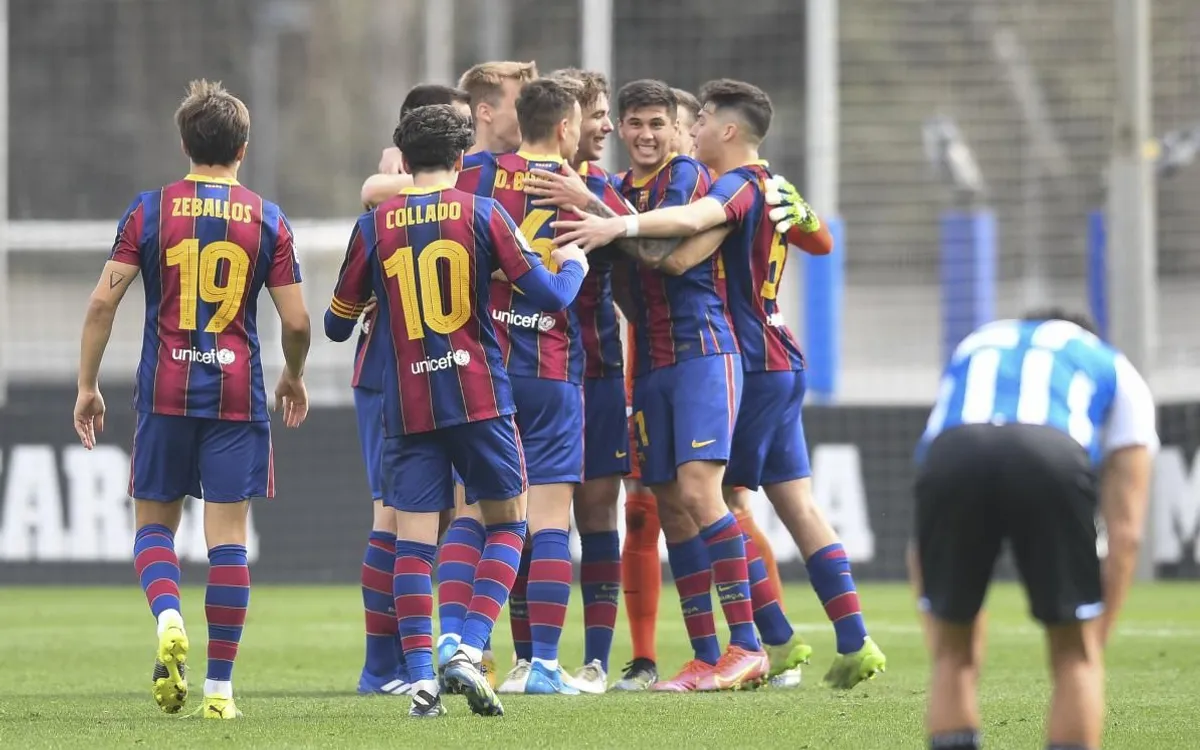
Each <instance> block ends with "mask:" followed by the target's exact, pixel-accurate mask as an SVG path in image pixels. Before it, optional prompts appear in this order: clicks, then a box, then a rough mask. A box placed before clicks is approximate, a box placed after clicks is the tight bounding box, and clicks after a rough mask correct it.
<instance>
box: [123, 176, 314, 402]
mask: <svg viewBox="0 0 1200 750" xmlns="http://www.w3.org/2000/svg"><path fill="white" fill-rule="evenodd" d="M109 260H115V261H118V262H120V263H128V264H130V265H134V266H137V267H138V268H139V269H140V272H141V274H142V285H143V287H145V291H146V325H145V333H144V334H143V336H142V358H141V361H140V362H139V364H138V369H137V381H136V382H137V385H136V395H135V396H134V408H136V409H137V410H138V411H140V412H149V413H154V414H171V415H176V416H188V417H203V418H206V419H224V420H229V421H236V422H265V421H268V420H269V419H270V413H269V412H268V408H267V394H266V390H265V389H264V388H263V373H262V361H261V359H260V358H259V342H258V295H259V292H260V291H262V288H263V286H264V285H265V286H268V287H277V286H286V285H288V284H298V283H300V263H299V261H298V260H297V258H296V252H295V248H294V246H293V237H292V229H291V227H290V226H289V225H288V222H287V219H286V218H284V215H283V212H282V211H280V210H279V206H276V205H275V204H274V203H271V202H270V201H267V200H263V199H262V198H261V197H260V196H259V195H258V194H256V193H254V192H252V191H251V190H249V189H248V188H246V187H243V186H242V185H240V184H238V183H237V182H235V181H233V180H227V179H220V178H216V177H204V176H200V175H192V174H189V175H188V176H187V177H185V178H184V179H182V180H179V181H178V182H174V183H172V184H170V185H167V186H165V187H162V188H159V189H158V190H150V191H147V192H144V193H142V194H141V195H139V196H138V197H137V198H136V199H135V200H134V201H133V203H132V204H131V205H130V206H129V208H128V209H127V210H126V211H125V215H124V216H123V217H121V221H120V223H119V224H118V226H117V238H116V241H115V242H114V243H113V248H112V252H111V253H110V254H109Z"/></svg>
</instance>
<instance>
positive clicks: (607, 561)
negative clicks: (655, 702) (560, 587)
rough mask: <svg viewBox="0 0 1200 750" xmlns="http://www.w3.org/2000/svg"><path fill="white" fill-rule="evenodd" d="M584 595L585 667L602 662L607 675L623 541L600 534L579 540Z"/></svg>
mask: <svg viewBox="0 0 1200 750" xmlns="http://www.w3.org/2000/svg"><path fill="white" fill-rule="evenodd" d="M579 546H580V552H581V555H580V556H581V558H582V560H581V565H580V571H579V583H580V588H581V589H582V591H583V632H584V635H583V663H584V664H591V663H592V662H593V661H595V660H597V659H598V660H599V661H600V666H601V667H602V668H603V669H604V671H605V672H608V656H609V654H610V653H611V652H612V642H613V630H614V629H615V628H616V627H617V597H618V596H619V595H620V593H621V537H620V535H619V534H618V533H617V532H616V531H598V532H596V533H594V534H582V535H580V537H579Z"/></svg>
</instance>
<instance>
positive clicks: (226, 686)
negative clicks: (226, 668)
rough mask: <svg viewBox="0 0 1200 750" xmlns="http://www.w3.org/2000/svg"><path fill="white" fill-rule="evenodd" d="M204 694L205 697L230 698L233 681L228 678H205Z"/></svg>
mask: <svg viewBox="0 0 1200 750" xmlns="http://www.w3.org/2000/svg"><path fill="white" fill-rule="evenodd" d="M204 696H205V697H206V698H210V697H211V698H232V697H233V683H232V682H230V681H229V680H205V681H204Z"/></svg>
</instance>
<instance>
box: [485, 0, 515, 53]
mask: <svg viewBox="0 0 1200 750" xmlns="http://www.w3.org/2000/svg"><path fill="white" fill-rule="evenodd" d="M478 28H479V49H480V52H481V53H482V55H483V59H484V60H507V59H508V56H509V55H511V54H512V3H511V0H487V2H485V3H484V4H483V18H482V23H480V24H479V27H478Z"/></svg>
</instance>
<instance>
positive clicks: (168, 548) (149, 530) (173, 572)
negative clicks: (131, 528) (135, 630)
mask: <svg viewBox="0 0 1200 750" xmlns="http://www.w3.org/2000/svg"><path fill="white" fill-rule="evenodd" d="M133 569H134V570H135V571H137V576H138V581H139V582H140V583H141V584H142V591H144V592H146V602H147V603H148V604H149V605H150V614H152V615H154V619H156V620H157V619H158V618H159V617H160V616H161V615H162V613H163V612H166V611H167V610H174V611H175V612H179V606H180V605H179V558H178V557H176V555H175V535H174V534H173V533H171V530H170V529H168V528H167V527H166V526H163V525H162V524H157V523H152V524H147V525H145V526H143V527H142V528H140V529H138V530H137V534H136V535H135V536H134V538H133Z"/></svg>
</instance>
